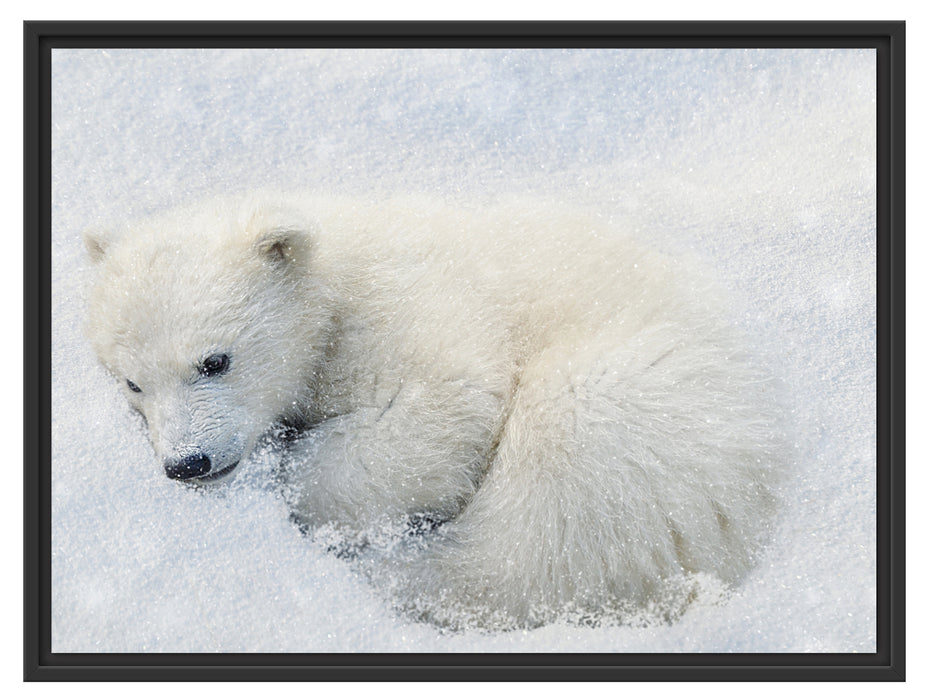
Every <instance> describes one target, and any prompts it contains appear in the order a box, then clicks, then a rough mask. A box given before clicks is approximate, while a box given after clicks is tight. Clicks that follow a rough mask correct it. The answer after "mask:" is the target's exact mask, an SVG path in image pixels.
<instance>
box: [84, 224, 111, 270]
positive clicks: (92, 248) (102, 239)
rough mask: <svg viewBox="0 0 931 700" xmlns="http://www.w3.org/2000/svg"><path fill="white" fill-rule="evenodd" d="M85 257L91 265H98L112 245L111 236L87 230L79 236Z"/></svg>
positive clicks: (102, 232) (97, 230)
mask: <svg viewBox="0 0 931 700" xmlns="http://www.w3.org/2000/svg"><path fill="white" fill-rule="evenodd" d="M81 237H82V238H83V239H84V247H85V248H86V249H87V255H88V257H89V258H90V259H91V262H93V263H99V262H100V261H101V260H103V259H104V257H106V254H107V249H108V248H109V247H110V245H111V244H112V243H113V238H114V236H113V234H112V233H110V232H108V231H101V230H100V229H87V230H86V231H84V233H83V234H81Z"/></svg>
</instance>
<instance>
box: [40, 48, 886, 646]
mask: <svg viewBox="0 0 931 700" xmlns="http://www.w3.org/2000/svg"><path fill="white" fill-rule="evenodd" d="M52 122H53V124H52V139H53V210H52V222H53V231H52V234H53V241H52V243H53V278H52V282H53V290H52V291H53V329H52V339H53V355H52V387H53V425H52V430H53V444H52V459H53V464H52V470H53V493H52V496H53V509H52V591H53V596H52V623H53V624H52V649H53V651H56V652H101V651H112V652H120V651H255V652H259V651H418V652H423V651H453V652H476V651H482V652H494V651H501V652H504V651H507V652H513V651H519V652H528V651H561V652H563V651H564V652H570V651H573V652H596V651H618V652H621V651H627V652H637V651H665V652H669V651H672V652H676V651H683V652H685V651H704V652H726V651H741V652H872V651H874V650H875V643H876V639H875V623H876V611H875V595H876V585H875V574H876V571H875V553H876V541H875V514H876V506H875V466H876V460H875V448H876V439H875V422H874V420H875V408H876V405H875V379H876V373H875V358H876V346H875V329H876V324H875V313H874V312H875V262H876V246H875V127H876V123H875V59H874V54H873V52H872V51H860V50H836V51H813V50H773V51H756V50H746V51H745V50H730V51H682V50H679V51H647V50H636V51H613V50H605V51H590V50H586V51H561V50H541V51H530V50H522V51H432V50H431V51H417V50H414V51H381V50H377V51H376V50H365V51H296V50H269V51H266V50H242V51H235V50H230V51H226V50H224V51H203V50H177V51H167V50H158V51H148V50H107V51H89V50H60V49H56V50H54V52H53V115H52ZM268 186H272V187H274V186H279V187H286V188H288V189H293V188H295V187H308V188H318V189H325V190H328V191H333V192H337V193H341V194H345V193H367V192H370V191H372V190H380V191H398V192H413V191H418V192H429V193H433V194H436V195H437V196H441V197H444V198H447V199H451V200H458V201H464V202H474V201H485V200H488V199H493V198H494V197H496V196H498V195H501V194H534V195H538V196H541V197H545V198H549V199H554V200H559V201H563V202H567V203H570V204H573V205H578V206H582V207H586V208H591V209H594V210H596V211H599V212H601V213H603V214H604V215H605V216H608V217H613V218H615V219H617V220H618V221H625V222H626V223H627V225H628V226H629V227H630V228H632V229H633V230H634V232H635V233H636V234H637V235H639V236H640V237H642V238H644V239H645V240H649V241H651V242H652V243H653V244H654V245H656V246H658V247H660V248H663V249H666V250H670V251H673V252H688V253H693V254H696V255H698V256H700V257H702V258H704V259H705V260H706V261H707V263H708V264H709V265H711V266H713V267H714V268H715V269H716V270H717V274H719V276H720V278H721V280H722V281H723V283H724V284H725V285H726V286H729V287H731V288H732V289H734V290H736V291H737V292H739V293H740V294H742V295H743V296H744V297H745V298H746V299H747V301H748V305H749V308H750V310H749V312H748V314H749V317H750V319H751V320H752V321H753V322H754V323H756V324H757V325H758V327H760V328H763V329H765V333H763V334H761V338H760V339H761V342H764V343H766V344H767V345H768V346H769V347H770V348H771V349H772V350H773V351H774V353H773V356H774V359H773V363H774V369H776V371H778V372H780V373H781V374H782V375H783V377H784V379H785V382H786V384H787V386H788V388H789V390H790V391H789V393H790V395H791V397H792V409H793V413H794V416H795V419H796V423H797V426H798V428H797V448H798V470H797V474H796V475H795V477H794V479H793V480H792V482H791V483H790V484H789V486H788V488H787V494H786V496H787V505H786V510H785V514H784V517H783V519H782V521H781V523H780V527H779V529H778V532H777V535H776V538H775V540H774V542H773V544H772V545H771V547H770V548H769V549H768V550H767V553H766V557H765V560H764V562H763V563H762V564H761V565H760V566H759V567H758V568H757V569H756V570H755V571H754V572H753V573H752V574H751V576H750V577H749V578H748V579H747V580H746V581H745V582H744V583H743V584H742V585H741V586H740V587H739V588H738V589H737V590H735V591H734V592H733V594H732V595H731V596H730V597H729V598H728V599H727V600H725V601H722V602H718V603H714V602H713V601H703V602H701V601H700V603H699V604H698V605H695V606H693V607H692V609H690V610H689V611H688V612H687V613H686V614H685V615H684V616H683V617H682V618H681V619H680V620H678V621H677V622H675V623H673V624H670V625H665V626H655V627H624V626H611V625H603V626H600V627H595V628H590V627H574V626H569V625H565V624H553V625H549V626H546V627H542V628H539V629H534V630H529V631H516V632H510V633H499V634H487V633H482V632H465V633H456V634H450V633H443V632H441V631H439V630H437V629H436V628H433V627H431V626H429V625H424V624H419V623H414V622H411V621H409V620H406V619H404V618H400V617H398V616H397V615H395V614H394V612H393V611H392V608H391V604H390V601H386V600H384V599H382V598H381V597H380V596H379V595H378V594H377V593H376V592H375V591H374V589H372V588H371V587H370V585H369V584H367V583H366V582H365V581H364V580H362V579H361V578H360V577H359V576H358V575H357V574H355V573H354V572H353V570H352V569H351V567H350V565H349V564H348V563H347V562H346V561H344V560H340V559H337V558H335V557H334V556H332V555H331V554H328V553H327V552H325V551H324V550H323V548H322V547H320V546H319V545H316V544H314V543H313V542H311V541H310V540H309V538H305V537H302V536H301V535H300V534H299V532H298V531H297V530H296V529H295V528H294V527H293V526H292V525H291V524H290V522H289V520H288V517H287V511H286V508H285V506H284V504H283V503H282V502H281V500H280V499H279V497H278V494H277V493H276V490H275V488H274V486H273V485H272V483H271V479H270V477H269V476H268V475H269V470H270V465H268V464H265V463H264V462H263V460H262V459H257V460H255V461H254V463H253V464H251V465H250V470H249V471H248V473H245V474H243V475H242V476H241V477H240V478H238V479H237V480H236V481H235V482H234V483H233V484H231V485H230V487H228V488H219V489H213V490H210V491H194V490H191V489H188V488H184V487H181V486H179V485H177V484H175V483H172V482H170V481H169V480H167V479H165V477H164V475H163V473H162V471H161V469H160V467H159V465H158V464H157V463H156V462H155V459H154V457H153V455H152V454H151V451H150V448H149V447H148V443H147V441H146V438H145V435H144V432H143V430H142V427H141V426H140V425H139V424H138V422H137V421H136V420H134V418H133V417H132V415H131V414H130V412H129V410H128V408H127V407H126V405H125V403H124V401H123V399H122V398H121V397H120V396H119V394H118V392H117V387H116V386H115V383H114V382H113V381H112V380H111V379H110V378H108V377H107V376H106V374H105V373H104V371H103V370H102V369H100V368H99V367H98V366H97V364H96V362H95V360H94V358H93V356H92V354H91V352H90V349H89V347H88V346H87V343H86V341H85V340H84V338H83V336H82V330H81V327H82V319H83V314H84V306H83V304H84V301H83V289H84V284H85V280H86V277H87V272H88V263H87V261H86V260H85V257H84V251H83V246H82V244H81V239H80V233H81V231H82V230H84V229H85V228H87V227H93V226H100V225H105V224H106V223H107V222H117V223H118V222H120V221H121V220H124V219H132V218H136V217H138V216H141V215H145V214H148V213H152V212H155V211H157V210H159V209H161V208H163V207H165V206H168V205H171V204H175V203H180V202H183V201H188V200H190V199H193V198H199V197H201V196H204V195H206V194H210V193H214V192H217V191H222V190H229V189H248V188H251V187H268Z"/></svg>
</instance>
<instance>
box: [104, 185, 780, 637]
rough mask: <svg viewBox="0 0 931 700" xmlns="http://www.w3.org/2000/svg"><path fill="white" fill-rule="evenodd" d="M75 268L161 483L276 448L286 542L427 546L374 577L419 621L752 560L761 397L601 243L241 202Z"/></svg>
mask: <svg viewBox="0 0 931 700" xmlns="http://www.w3.org/2000/svg"><path fill="white" fill-rule="evenodd" d="M85 242H86V245H87V249H88V251H89V253H90V257H91V259H92V260H93V261H94V262H95V263H96V264H95V266H94V268H95V278H96V279H95V282H94V284H93V286H92V288H91V292H90V294H89V300H88V307H89V309H88V312H89V313H88V335H89V338H90V340H91V342H92V344H93V347H94V349H95V351H96V353H97V355H98V357H99V358H100V360H101V362H102V363H103V364H104V365H105V367H106V368H107V369H108V370H109V371H110V373H112V375H113V376H114V377H116V378H117V379H118V381H119V382H120V383H121V385H122V387H123V391H124V392H125V395H126V398H127V399H128V401H129V403H130V404H131V405H132V407H133V408H134V409H136V410H137V411H138V412H139V413H141V414H142V415H143V416H144V418H145V421H146V424H147V426H148V431H149V436H150V439H151V443H152V446H153V447H154V450H155V454H156V455H157V457H158V459H159V460H160V462H161V464H162V465H163V468H164V471H165V474H166V475H167V476H168V477H170V478H172V479H176V480H179V481H182V482H188V483H207V482H219V481H222V480H223V479H225V478H227V477H230V476H231V475H233V474H235V472H236V470H237V469H241V468H243V466H244V462H245V460H246V458H247V457H248V456H249V455H250V453H252V451H253V450H254V449H255V447H256V445H257V444H259V441H260V440H261V439H263V438H264V437H265V436H267V435H268V434H269V431H271V430H272V429H273V428H275V426H281V425H283V424H286V425H290V426H295V427H297V428H298V429H299V431H300V433H299V436H298V437H297V439H295V440H293V441H291V442H290V444H289V446H288V450H289V455H288V458H287V461H288V464H289V465H290V466H289V468H288V469H287V470H286V473H287V478H288V480H289V484H288V488H287V493H288V494H289V495H288V498H289V501H290V506H291V509H292V511H293V513H294V517H295V518H296V519H297V520H298V521H299V522H300V523H301V524H302V525H303V526H305V527H306V528H307V529H308V530H309V531H311V532H312V531H314V529H316V528H320V527H321V526H329V527H330V528H336V530H338V531H340V532H344V533H347V537H359V536H363V537H364V533H365V532H367V531H370V530H372V529H375V528H379V527H383V526H384V525H385V524H386V523H387V524H392V523H393V524H403V523H406V522H408V521H409V519H410V518H412V517H415V516H416V517H420V518H424V517H425V518H426V519H427V522H430V523H433V524H434V525H436V524H439V525H438V526H436V527H435V528H434V529H433V531H432V532H430V533H429V535H427V536H425V537H423V538H420V539H422V545H418V547H416V548H415V549H416V552H414V553H413V554H409V556H407V558H406V559H404V562H403V564H399V565H398V566H397V567H396V568H395V569H394V570H393V572H392V577H393V578H395V579H397V580H400V581H402V582H403V584H402V585H401V586H400V587H399V588H398V589H397V591H396V592H397V593H398V595H399V598H400V599H403V602H402V605H403V606H404V607H406V608H408V609H410V610H416V611H418V612H420V613H422V614H423V615H424V616H425V617H426V618H428V619H431V620H433V621H435V622H438V623H440V624H449V625H454V626H455V625H456V624H457V622H456V621H457V620H459V621H462V620H465V621H466V622H465V623H464V624H477V625H484V626H491V627H494V626H514V625H518V626H526V625H533V624H539V623H542V622H546V621H548V620H551V619H553V618H554V616H556V615H558V614H560V613H562V612H564V611H567V610H575V611H598V610H603V609H605V608H606V607H608V606H612V605H615V606H616V605H633V606H642V605H648V604H654V603H655V602H656V601H657V600H658V599H660V598H662V597H663V596H665V595H666V591H668V590H669V588H668V586H669V584H670V582H671V581H676V580H682V579H684V578H687V577H688V576H690V575H711V576H714V577H716V578H717V579H719V580H721V581H723V582H725V583H732V582H735V581H738V580H739V579H740V578H741V576H742V575H744V574H745V573H746V572H747V570H748V569H749V568H750V567H751V566H752V565H753V563H754V560H755V557H756V554H757V552H758V550H759V546H760V544H761V543H762V542H763V540H764V539H765V536H766V534H767V530H768V526H769V523H770V522H771V518H772V516H773V513H774V510H775V504H776V498H775V495H774V493H775V489H776V487H777V485H778V483H779V480H780V478H781V475H782V473H783V472H784V466H785V463H786V453H785V449H784V444H783V437H782V434H781V430H780V427H779V426H780V420H779V409H778V405H779V404H778V401H776V399H775V396H774V389H773V386H772V383H771V382H770V380H769V378H768V377H767V376H766V373H765V372H764V371H763V370H762V369H761V368H760V366H759V365H758V364H757V363H755V362H754V361H753V359H752V358H751V355H750V354H749V353H748V352H747V345H746V341H745V338H744V337H743V336H742V334H741V333H739V332H737V331H736V330H735V328H734V327H733V325H732V324H731V323H730V322H729V319H728V314H727V311H728V308H727V304H726V303H725V302H723V301H722V300H721V299H720V298H719V297H718V295H717V294H716V293H715V292H714V291H713V289H712V288H711V287H710V286H708V285H706V284H705V283H704V282H702V281H701V277H700V276H699V275H697V274H695V273H694V272H693V271H692V270H690V269H689V267H688V266H685V265H682V264H678V263H676V262H675V261H674V260H672V259H670V258H668V257H664V256H663V255H660V254H658V253H656V252H654V251H651V250H650V249H648V248H645V247H643V246H641V245H639V244H637V243H635V242H633V241H632V240H630V239H628V238H627V237H625V236H624V235H623V234H621V233H620V232H618V231H616V230H614V229H613V228H612V227H610V226H608V225H607V224H605V223H604V222H603V221H600V220H599V219H597V218H586V217H584V216H581V215H578V214H575V213H567V212H563V211H560V210H558V209H555V208H552V207H541V206H540V205H539V204H530V203H512V204H509V205H501V206H497V207H494V208H486V209H481V210H465V209H454V208H449V207H446V206H443V205H438V204H435V203H432V202H428V201H425V200H421V199H405V200H392V201H384V202H377V203H366V202H362V201H356V200H341V199H334V198H323V197H303V196H284V195H268V194H254V195H246V196H241V197H235V198H224V199H220V200H215V201H211V202H208V203H206V204H202V205H198V206H196V207H189V208H184V209H181V210H178V211H175V212H172V213H169V214H167V215H165V216H162V217H160V218H157V219H155V220H151V221H148V222H144V223H141V224H138V225H136V226H133V227H130V228H128V229H127V230H125V231H123V232H122V233H120V234H99V233H98V234H90V235H87V236H86V237H85ZM245 468H248V467H247V466H246V467H245Z"/></svg>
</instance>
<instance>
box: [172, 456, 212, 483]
mask: <svg viewBox="0 0 931 700" xmlns="http://www.w3.org/2000/svg"><path fill="white" fill-rule="evenodd" d="M209 473H210V458H209V457H208V456H207V455H203V454H194V455H188V456H186V457H182V458H181V459H168V460H165V474H167V475H168V478H169V479H182V480H183V479H196V478H197V477H199V476H204V475H205V474H209Z"/></svg>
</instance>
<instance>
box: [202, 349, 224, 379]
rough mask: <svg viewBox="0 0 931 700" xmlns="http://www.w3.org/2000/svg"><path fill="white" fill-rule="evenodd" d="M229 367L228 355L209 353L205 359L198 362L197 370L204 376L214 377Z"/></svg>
mask: <svg viewBox="0 0 931 700" xmlns="http://www.w3.org/2000/svg"><path fill="white" fill-rule="evenodd" d="M229 368H230V357H229V355H224V354H220V353H218V354H216V355H211V356H210V357H208V358H207V359H206V360H204V361H203V362H201V363H200V367H198V368H197V369H198V371H199V372H200V373H201V374H202V375H204V376H205V377H216V376H217V375H219V374H223V373H224V372H226V370H228V369H229Z"/></svg>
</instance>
